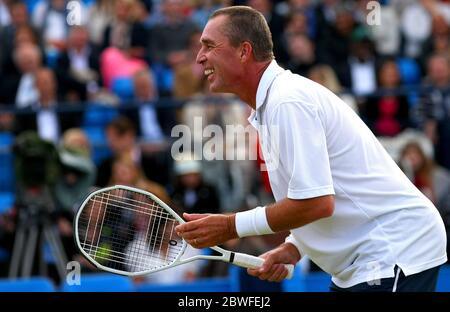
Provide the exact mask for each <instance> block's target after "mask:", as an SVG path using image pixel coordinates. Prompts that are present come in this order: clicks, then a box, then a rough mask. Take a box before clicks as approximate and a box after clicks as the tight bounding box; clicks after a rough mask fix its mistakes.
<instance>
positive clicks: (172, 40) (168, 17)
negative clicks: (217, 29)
mask: <svg viewBox="0 0 450 312" xmlns="http://www.w3.org/2000/svg"><path fill="white" fill-rule="evenodd" d="M161 13H162V20H161V21H159V22H157V23H156V24H154V25H153V26H152V28H151V29H150V34H151V36H150V38H149V40H148V45H149V48H150V55H151V60H152V62H153V64H152V67H153V69H154V70H155V75H156V78H157V79H156V80H157V81H158V90H159V93H160V94H161V95H162V96H167V95H171V94H172V91H173V69H174V68H175V67H176V66H177V65H179V64H181V63H184V62H186V60H187V59H188V57H189V56H190V53H189V50H188V49H189V43H190V42H189V41H190V38H191V34H192V33H193V32H195V31H196V29H197V28H196V25H195V24H194V22H193V21H192V20H190V19H189V18H188V17H187V16H186V15H185V5H184V1H183V0H162V2H161Z"/></svg>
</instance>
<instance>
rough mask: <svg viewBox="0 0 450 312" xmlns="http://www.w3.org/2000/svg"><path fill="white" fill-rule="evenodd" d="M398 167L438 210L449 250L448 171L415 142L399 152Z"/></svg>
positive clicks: (449, 204)
mask: <svg viewBox="0 0 450 312" xmlns="http://www.w3.org/2000/svg"><path fill="white" fill-rule="evenodd" d="M400 167H401V168H402V170H403V171H404V172H405V174H406V175H407V176H408V177H409V179H410V180H411V181H412V182H413V183H414V185H415V186H416V187H417V188H418V189H419V190H420V191H421V192H422V193H423V194H424V195H425V196H427V197H428V198H429V199H430V200H431V201H432V202H433V203H434V204H435V205H436V208H437V209H438V210H439V212H440V214H441V216H442V218H443V220H444V224H445V228H446V232H447V253H448V252H449V251H450V245H449V243H450V171H448V170H447V169H445V168H443V167H440V166H437V165H435V164H434V162H433V160H432V159H431V158H428V157H427V156H426V155H425V153H424V152H423V150H422V148H421V146H420V145H419V144H418V143H417V142H414V141H412V142H409V143H408V144H406V145H405V146H404V148H403V150H402V152H401V157H400Z"/></svg>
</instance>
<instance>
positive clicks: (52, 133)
mask: <svg viewBox="0 0 450 312" xmlns="http://www.w3.org/2000/svg"><path fill="white" fill-rule="evenodd" d="M34 77H35V80H34V85H35V88H36V92H37V94H38V99H37V100H36V101H35V102H32V103H31V104H30V106H28V107H26V108H23V109H22V110H21V111H19V114H18V115H17V117H16V127H17V128H16V131H17V132H18V133H20V132H23V131H25V130H35V131H37V133H38V134H39V137H40V138H41V139H44V140H48V141H51V142H53V143H55V144H56V143H57V142H58V141H59V138H60V136H61V134H62V133H63V132H64V131H65V130H66V129H68V128H72V127H77V126H79V125H80V119H79V118H80V115H79V114H74V113H72V112H59V111H58V110H57V106H58V99H57V88H58V85H57V82H56V78H55V74H54V73H53V71H52V70H51V69H49V68H41V69H38V70H37V71H36V72H35V76H34Z"/></svg>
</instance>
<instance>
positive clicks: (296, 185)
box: [269, 102, 334, 199]
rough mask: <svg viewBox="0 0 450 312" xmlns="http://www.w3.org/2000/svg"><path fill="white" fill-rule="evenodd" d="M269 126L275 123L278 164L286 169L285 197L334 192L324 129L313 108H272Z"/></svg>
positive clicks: (290, 105)
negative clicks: (277, 136)
mask: <svg viewBox="0 0 450 312" xmlns="http://www.w3.org/2000/svg"><path fill="white" fill-rule="evenodd" d="M271 115H272V117H271V120H269V125H270V127H272V126H278V131H277V132H278V135H279V140H276V139H275V144H276V142H278V144H276V145H278V146H277V149H278V153H277V154H278V155H279V157H280V159H279V161H280V166H282V167H283V170H284V171H285V172H287V174H288V175H289V176H290V177H289V183H288V185H289V187H288V193H287V197H288V198H291V199H307V198H314V197H319V196H324V195H331V194H333V195H334V188H333V181H332V177H331V169H330V163H329V159H328V150H327V142H326V137H325V130H324V128H323V126H322V122H321V120H320V118H319V114H318V111H317V109H315V108H314V107H312V106H309V105H305V104H303V103H291V102H290V103H281V104H279V105H277V107H275V108H274V111H273V113H272V114H271Z"/></svg>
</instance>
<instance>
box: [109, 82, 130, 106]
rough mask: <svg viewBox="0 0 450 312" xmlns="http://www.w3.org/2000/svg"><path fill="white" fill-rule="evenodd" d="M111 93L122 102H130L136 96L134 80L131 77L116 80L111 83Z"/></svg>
mask: <svg viewBox="0 0 450 312" xmlns="http://www.w3.org/2000/svg"><path fill="white" fill-rule="evenodd" d="M111 91H112V92H113V93H114V94H115V95H117V96H118V97H119V98H120V99H121V100H122V101H129V100H131V99H133V96H134V85H133V79H132V78H129V77H117V78H114V79H113V81H112V83H111Z"/></svg>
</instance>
